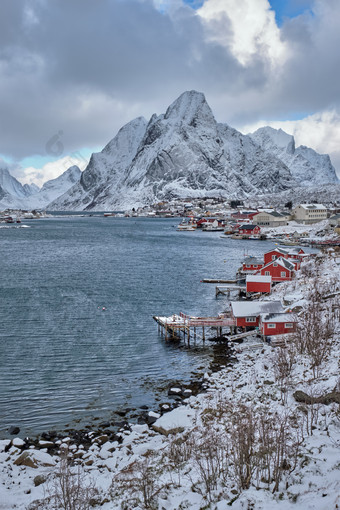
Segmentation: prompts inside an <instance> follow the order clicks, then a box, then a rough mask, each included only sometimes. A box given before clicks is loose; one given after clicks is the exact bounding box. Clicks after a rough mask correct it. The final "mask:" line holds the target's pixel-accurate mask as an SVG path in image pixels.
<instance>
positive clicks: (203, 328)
mask: <svg viewBox="0 0 340 510" xmlns="http://www.w3.org/2000/svg"><path fill="white" fill-rule="evenodd" d="M202 334H203V337H202V338H203V342H205V335H204V326H202Z"/></svg>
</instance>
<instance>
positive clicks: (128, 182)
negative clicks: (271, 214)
mask: <svg viewBox="0 0 340 510" xmlns="http://www.w3.org/2000/svg"><path fill="white" fill-rule="evenodd" d="M265 129H267V128H265ZM269 129H270V128H269ZM273 131H274V130H273ZM264 135H266V136H264ZM310 150H311V149H310ZM312 152H313V153H314V151H312ZM285 155H286V156H285ZM307 156H308V157H307ZM295 158H300V159H301V158H303V164H304V165H306V167H308V169H310V167H312V168H313V171H314V170H315V173H318V175H320V178H322V175H324V179H325V181H324V182H328V181H327V179H329V178H332V175H333V174H332V172H331V171H329V172H328V171H327V172H326V169H327V168H328V167H327V164H326V163H325V161H324V159H322V158H324V157H323V156H320V155H318V154H317V153H314V154H311V153H309V152H308V154H307V152H306V151H303V150H302V148H299V149H295V144H294V139H293V137H291V136H289V135H287V134H286V133H283V132H281V133H279V134H276V135H275V133H271V132H270V133H269V134H268V133H266V132H264V133H263V134H261V133H258V132H257V134H256V133H255V134H254V135H251V136H248V135H243V134H241V133H240V132H238V131H236V130H235V129H233V128H231V127H230V126H228V125H226V124H218V123H217V122H216V120H215V118H214V116H213V113H212V111H211V109H210V107H209V105H208V104H207V102H206V100H205V97H204V95H203V94H202V93H199V92H196V91H189V92H185V93H184V94H182V95H181V96H180V97H179V98H178V99H177V100H176V101H175V102H174V103H172V104H171V105H170V106H169V108H168V109H167V111H166V112H165V114H162V115H159V116H157V115H153V116H152V117H151V119H150V121H149V122H147V121H146V120H145V119H144V118H142V117H139V118H137V119H135V120H133V121H132V122H130V123H128V124H127V125H126V126H124V127H123V128H122V129H121V130H120V131H119V132H118V134H117V135H116V137H115V138H113V140H111V142H109V143H108V144H107V146H106V147H105V148H104V149H103V150H102V151H101V152H100V153H97V154H93V155H92V157H91V160H90V162H89V164H88V166H87V168H86V169H85V170H84V172H83V174H82V176H81V179H80V181H79V183H76V184H75V185H74V186H73V187H72V188H71V189H70V190H68V191H67V192H66V193H65V194H64V195H63V196H61V197H59V198H58V199H57V200H55V201H54V202H53V203H52V204H50V205H49V208H52V209H55V210H58V209H74V210H84V209H87V210H105V209H107V210H112V209H113V210H115V209H116V210H117V209H126V208H129V207H137V206H140V205H145V204H150V203H153V202H155V201H159V200H162V199H169V198H172V197H182V198H185V197H200V196H223V197H226V198H231V197H239V198H240V197H244V196H247V195H249V194H253V193H269V192H280V191H283V190H287V189H290V188H292V187H296V186H298V185H300V182H301V180H302V182H304V181H303V179H304V177H303V176H302V175H301V174H302V170H301V172H300V169H301V168H302V167H303V165H302V164H300V163H299V165H298V164H297V163H295V164H293V163H292V160H295ZM320 158H321V159H320ZM311 160H312V161H313V164H312V163H311ZM321 163H322V164H321ZM289 165H290V166H289ZM313 165H314V166H313ZM298 168H299V170H298ZM332 168H333V167H332ZM316 169H317V170H316ZM333 170H334V169H333ZM325 172H326V175H325Z"/></svg>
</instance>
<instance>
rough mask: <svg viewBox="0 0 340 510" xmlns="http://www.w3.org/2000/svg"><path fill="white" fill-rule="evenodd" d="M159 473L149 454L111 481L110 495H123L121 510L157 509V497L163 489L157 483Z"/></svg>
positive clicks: (162, 486)
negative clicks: (135, 508)
mask: <svg viewBox="0 0 340 510" xmlns="http://www.w3.org/2000/svg"><path fill="white" fill-rule="evenodd" d="M159 479H160V473H159V470H158V469H157V468H156V466H155V465H154V459H153V455H152V454H151V452H149V454H147V455H146V456H145V457H144V458H143V459H142V460H141V461H136V462H134V463H132V464H130V465H129V466H128V467H127V468H126V469H124V470H122V471H121V472H120V473H119V474H118V475H116V476H115V477H114V479H113V482H112V485H111V494H112V493H114V495H115V496H119V495H124V502H123V503H122V509H123V510H129V509H130V508H131V506H132V507H133V506H137V505H141V507H142V508H144V509H146V510H154V509H156V508H158V504H157V496H158V495H159V494H160V493H161V491H162V490H163V489H164V488H165V486H164V485H161V484H160V482H159Z"/></svg>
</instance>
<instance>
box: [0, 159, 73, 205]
mask: <svg viewBox="0 0 340 510" xmlns="http://www.w3.org/2000/svg"><path fill="white" fill-rule="evenodd" d="M80 176H81V171H80V170H79V168H78V167H77V166H72V167H70V168H69V169H68V170H66V172H64V173H63V174H62V175H60V176H59V177H57V178H56V179H52V180H50V181H47V182H45V184H44V185H43V187H42V188H41V189H39V188H38V186H36V185H35V184H31V185H29V184H25V185H24V186H23V185H22V184H20V182H19V181H17V180H16V179H15V178H14V177H13V176H11V175H10V173H9V172H8V170H1V169H0V209H5V208H12V209H42V208H46V206H47V205H48V204H49V203H50V202H51V201H53V200H55V199H56V198H57V197H59V196H60V195H62V194H63V193H65V191H67V190H68V189H69V188H70V187H71V186H73V185H74V184H75V183H76V182H78V181H79V179H80ZM1 190H3V192H2V191H1Z"/></svg>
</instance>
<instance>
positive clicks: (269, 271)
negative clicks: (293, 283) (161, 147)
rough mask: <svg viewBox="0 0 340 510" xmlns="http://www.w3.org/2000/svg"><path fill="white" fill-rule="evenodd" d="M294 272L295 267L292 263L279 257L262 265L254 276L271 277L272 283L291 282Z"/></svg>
mask: <svg viewBox="0 0 340 510" xmlns="http://www.w3.org/2000/svg"><path fill="white" fill-rule="evenodd" d="M294 271H295V265H294V263H293V262H291V261H290V260H288V259H285V258H283V257H279V258H277V259H275V260H272V261H271V262H269V263H268V264H266V265H264V266H263V267H262V268H261V269H260V270H259V271H258V272H256V273H255V274H261V275H263V276H271V277H272V282H283V281H287V280H291V279H292V278H293V275H294Z"/></svg>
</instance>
